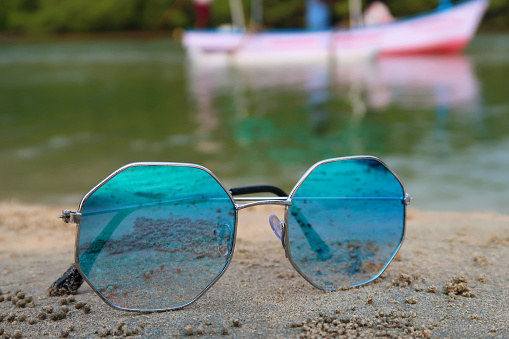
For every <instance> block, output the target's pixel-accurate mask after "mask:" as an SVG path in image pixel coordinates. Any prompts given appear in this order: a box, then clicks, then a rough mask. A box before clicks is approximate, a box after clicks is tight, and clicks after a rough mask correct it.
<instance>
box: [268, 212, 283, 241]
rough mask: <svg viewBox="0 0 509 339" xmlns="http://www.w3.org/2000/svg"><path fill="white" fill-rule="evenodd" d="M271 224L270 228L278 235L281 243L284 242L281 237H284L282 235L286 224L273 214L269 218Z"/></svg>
mask: <svg viewBox="0 0 509 339" xmlns="http://www.w3.org/2000/svg"><path fill="white" fill-rule="evenodd" d="M269 223H270V227H271V228H272V230H273V231H274V234H276V236H277V237H278V239H279V241H281V242H282V240H281V237H282V234H283V227H284V225H285V222H284V221H280V220H279V218H278V217H277V216H276V215H275V214H272V215H271V216H270V217H269Z"/></svg>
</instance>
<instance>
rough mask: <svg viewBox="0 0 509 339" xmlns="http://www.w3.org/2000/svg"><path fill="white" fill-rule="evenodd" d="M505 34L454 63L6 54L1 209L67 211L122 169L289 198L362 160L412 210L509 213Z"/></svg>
mask: <svg viewBox="0 0 509 339" xmlns="http://www.w3.org/2000/svg"><path fill="white" fill-rule="evenodd" d="M507 79H509V36H508V35H480V36H478V37H477V38H476V39H475V40H474V42H473V43H472V45H471V46H470V48H469V49H468V51H467V52H466V53H465V54H464V55H460V56H445V57H414V58H399V59H394V58H392V59H379V60H375V61H371V62H366V63H359V64H352V63H350V64H311V63H308V64H306V63H303V64H298V65H286V64H284V65H281V64H275V65H274V64H272V65H266V66H264V67H261V66H256V67H255V66H242V65H236V66H232V65H227V64H224V63H222V62H215V63H213V64H210V63H200V64H196V63H191V62H189V61H188V60H186V58H185V54H184V52H183V50H182V49H181V47H180V46H179V45H178V44H177V43H174V42H170V41H169V40H168V41H167V40H163V39H158V40H147V41H142V40H112V41H106V40H100V41H80V42H70V41H52V42H44V43H29V42H13V43H5V42H4V43H2V44H1V45H0V141H1V142H0V161H1V166H0V200H12V199H14V200H19V201H22V202H36V203H45V204H55V203H58V204H69V207H70V208H72V207H73V206H77V204H78V203H79V200H80V198H81V197H82V196H83V195H84V194H85V193H86V192H87V191H88V190H89V189H91V188H92V187H93V186H94V185H95V184H97V183H98V182H99V181H100V180H102V179H103V178H104V177H105V176H107V175H108V174H110V173H111V172H112V171H113V170H115V169H117V168H118V167H120V166H122V165H124V164H126V163H129V162H135V161H176V162H191V163H197V164H201V165H204V166H206V167H208V168H209V169H211V170H212V171H213V172H214V173H215V174H216V175H217V176H218V177H219V178H220V179H221V180H222V181H223V182H224V183H225V185H226V186H228V187H232V186H238V185H250V184H272V185H277V186H281V187H282V188H284V189H286V190H288V191H289V190H290V189H291V187H292V186H293V185H294V183H295V182H296V181H297V180H298V178H299V177H300V176H301V175H302V174H303V173H304V172H305V170H306V169H307V168H308V167H309V166H311V165H312V164H313V163H315V162H316V161H319V160H321V159H325V158H329V157H337V156H347V155H356V154H369V155H375V156H378V157H380V158H381V159H382V160H384V161H385V162H386V163H387V164H388V165H389V166H390V167H391V168H392V169H393V170H395V171H396V173H398V175H399V176H400V177H401V179H402V180H403V182H404V183H405V186H406V190H407V191H408V192H409V193H411V194H412V195H413V196H414V198H415V199H414V201H413V203H412V206H415V207H417V208H422V209H433V210H460V211H470V210H491V211H498V212H502V213H506V214H509V182H508V181H509V180H508V179H509V175H508V173H509V97H508V95H507V93H509V81H508V80H507Z"/></svg>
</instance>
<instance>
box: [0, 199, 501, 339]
mask: <svg viewBox="0 0 509 339" xmlns="http://www.w3.org/2000/svg"><path fill="white" fill-rule="evenodd" d="M60 210H61V209H59V208H56V207H48V206H39V205H24V204H19V203H7V202H1V203H0V290H1V291H2V295H1V296H0V300H1V299H2V297H3V299H4V301H2V302H0V318H1V319H2V320H0V332H1V331H2V330H3V333H0V335H4V336H5V335H6V334H8V335H10V336H11V337H14V336H15V334H16V335H21V336H22V337H40V336H43V335H45V336H49V337H65V336H68V337H76V338H89V337H100V336H108V335H125V336H133V337H143V338H145V337H149V338H156V337H166V336H174V337H179V336H187V335H193V336H200V337H216V336H219V337H234V338H252V337H260V338H266V337H269V338H287V337H306V338H307V337H317V336H318V335H321V336H326V335H328V336H330V337H345V338H350V337H359V336H367V337H389V338H391V337H394V338H397V337H415V338H428V337H444V336H445V337H460V336H463V337H467V338H469V337H493V338H503V337H508V336H509V317H508V316H507V314H509V277H508V275H507V272H509V262H508V261H507V258H509V227H508V225H509V216H506V215H500V214H496V213H492V212H478V213H457V212H425V211H418V210H414V209H412V208H410V209H409V214H408V219H407V230H406V236H405V241H404V242H403V246H402V248H401V250H400V251H399V253H398V255H397V256H396V258H395V259H394V260H393V262H392V263H391V264H390V265H389V267H388V268H387V270H386V271H385V272H384V273H383V274H382V276H381V277H380V278H379V279H377V280H375V281H374V282H372V283H370V284H367V285H364V286H361V287H358V288H350V289H347V290H340V291H335V292H323V291H320V290H317V289H315V288H313V287H312V286H311V285H309V284H308V283H307V282H306V281H304V279H303V278H301V277H300V275H299V274H298V273H296V272H295V271H294V269H293V267H292V266H291V265H290V263H289V262H288V260H287V259H286V258H285V256H284V251H283V249H282V247H281V245H280V243H279V242H278V240H277V238H276V237H275V236H274V234H273V233H272V231H271V230H270V226H269V224H268V221H267V219H268V216H269V215H270V214H271V213H274V212H277V213H281V210H279V209H277V208H269V207H257V208H254V209H250V210H245V211H241V213H240V214H239V228H238V235H237V245H236V250H235V253H234V255H233V259H232V262H231V265H230V266H229V268H228V270H227V271H226V273H225V274H224V276H223V277H222V278H221V279H220V280H219V281H218V282H217V283H216V284H215V285H214V286H213V287H212V288H211V289H210V290H209V291H208V292H207V293H205V295H204V296H202V297H201V298H199V299H198V300H197V301H196V302H195V303H193V304H191V305H190V306H188V307H186V308H184V309H183V310H178V311H169V312H163V313H150V314H140V313H130V312H122V311H118V310H115V309H112V308H110V307H109V306H108V305H106V304H105V303H104V302H103V301H102V300H100V298H99V297H98V296H97V295H95V293H93V292H92V290H91V289H90V288H89V287H88V286H87V285H86V284H84V285H83V286H82V287H81V288H80V290H79V292H78V293H77V294H76V295H74V296H72V298H74V300H71V299H69V297H49V296H48V294H47V288H48V287H49V286H50V285H51V283H52V282H53V281H54V280H55V279H56V278H58V277H59V276H60V275H61V274H62V273H63V272H64V271H65V270H66V269H67V268H68V266H69V265H70V264H71V263H72V261H73V255H74V254H73V251H74V231H75V227H74V225H72V224H64V223H62V222H61V220H59V219H57V218H56V216H57V215H58V214H59V212H60ZM17 290H21V291H22V292H23V293H22V294H20V295H19V296H18V295H17V294H16V293H15V292H17ZM7 291H10V292H11V293H7ZM8 296H10V299H11V300H7V298H8ZM21 296H23V298H20V297H21ZM29 297H31V298H32V300H30V298H29ZM13 300H14V301H15V302H16V305H14V304H13ZM22 300H24V302H25V305H23V301H22ZM29 300H30V301H29ZM20 301H21V302H20ZM31 302H32V303H33V305H32V304H31ZM18 303H19V305H18ZM80 303H85V305H82V304H80ZM21 305H23V307H22V306H21ZM77 305H81V307H79V308H77V307H76V306H77ZM85 306H86V307H85ZM50 308H52V311H51V312H48V311H49V310H50ZM87 309H88V310H89V311H86V310H87ZM42 313H44V314H45V315H41V314H42ZM42 317H45V319H41V318H42ZM71 326H72V329H71ZM17 331H19V333H17Z"/></svg>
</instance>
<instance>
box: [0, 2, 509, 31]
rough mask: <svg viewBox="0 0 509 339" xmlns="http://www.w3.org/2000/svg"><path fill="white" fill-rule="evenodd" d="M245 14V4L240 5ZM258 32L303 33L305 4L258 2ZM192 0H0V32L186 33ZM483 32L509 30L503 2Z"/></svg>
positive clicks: (342, 5)
mask: <svg viewBox="0 0 509 339" xmlns="http://www.w3.org/2000/svg"><path fill="white" fill-rule="evenodd" d="M243 2H244V7H245V12H246V13H248V12H249V4H250V2H249V1H248V0H244V1H243ZM329 2H330V3H331V6H332V8H333V13H334V21H335V22H337V23H341V22H345V21H346V20H347V18H348V1H347V0H329ZM387 2H388V4H389V7H390V8H391V11H392V12H393V14H394V15H395V16H397V17H401V16H407V15H412V14H417V13H420V12H423V11H427V10H430V9H433V8H435V7H436V6H437V3H438V1H437V0H407V1H395V0H392V1H391V0H388V1H387ZM263 4H264V26H266V27H268V28H296V27H303V24H304V11H305V0H264V2H263ZM212 7H213V8H212V13H213V17H212V26H217V25H221V24H226V23H229V22H231V20H230V10H229V1H228V0H214V1H213V3H212ZM193 23H194V11H193V3H192V0H98V1H90V0H0V31H7V32H20V33H64V32H100V31H129V30H153V29H158V30H161V29H173V28H177V27H192V26H193ZM483 26H484V28H492V29H500V30H506V29H508V28H509V1H508V0H491V2H490V7H489V10H488V12H487V14H486V16H485V18H484V20H483Z"/></svg>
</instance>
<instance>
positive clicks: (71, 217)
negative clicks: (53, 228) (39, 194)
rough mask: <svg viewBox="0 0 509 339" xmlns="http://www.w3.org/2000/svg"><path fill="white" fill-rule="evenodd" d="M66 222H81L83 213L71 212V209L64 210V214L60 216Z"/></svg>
mask: <svg viewBox="0 0 509 339" xmlns="http://www.w3.org/2000/svg"><path fill="white" fill-rule="evenodd" d="M58 217H59V218H60V219H62V221H63V222H65V223H66V224H68V223H73V224H79V223H80V221H81V213H78V212H71V211H70V210H62V215H59V216H58Z"/></svg>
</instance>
